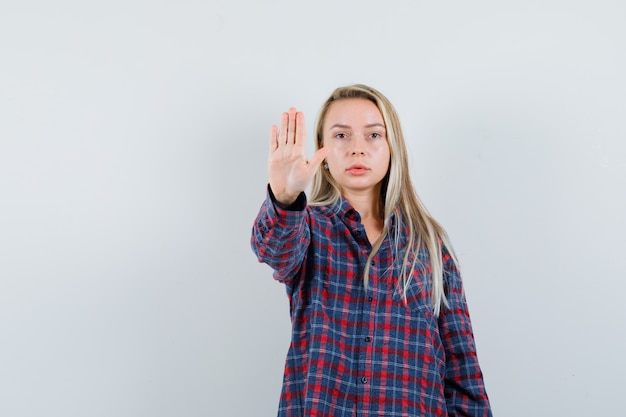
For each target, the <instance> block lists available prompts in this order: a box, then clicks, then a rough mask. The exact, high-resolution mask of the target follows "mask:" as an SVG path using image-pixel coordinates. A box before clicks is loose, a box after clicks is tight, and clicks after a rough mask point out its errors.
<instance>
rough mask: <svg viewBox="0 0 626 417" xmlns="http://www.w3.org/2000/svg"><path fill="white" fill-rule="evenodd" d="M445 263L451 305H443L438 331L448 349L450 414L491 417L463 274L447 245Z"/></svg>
mask: <svg viewBox="0 0 626 417" xmlns="http://www.w3.org/2000/svg"><path fill="white" fill-rule="evenodd" d="M443 265H444V288H445V291H446V297H447V299H448V303H449V307H445V306H442V309H441V313H440V315H439V330H440V334H441V339H442V341H443V345H444V347H445V350H446V376H445V386H444V392H445V396H446V403H447V408H448V415H449V416H451V417H453V416H454V417H457V416H468V417H469V416H472V417H479V416H480V417H491V416H492V412H491V407H490V404H489V399H488V397H487V392H486V390H485V384H484V380H483V374H482V371H481V369H480V365H479V363H478V357H477V354H476V344H475V341H474V334H473V331H472V325H471V322H470V316H469V311H468V307H467V302H466V299H465V294H464V291H463V285H462V282H461V275H460V273H459V270H458V269H457V267H456V265H455V263H454V261H453V260H452V257H451V256H450V254H449V253H448V252H447V251H446V250H445V248H444V253H443Z"/></svg>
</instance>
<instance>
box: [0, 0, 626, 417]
mask: <svg viewBox="0 0 626 417" xmlns="http://www.w3.org/2000/svg"><path fill="white" fill-rule="evenodd" d="M625 18H626V3H624V2H623V1H621V0H615V1H610V0H593V1H592V0H589V1H576V0H574V1H571V0H570V1H566V0H562V1H559V0H542V1H533V0H530V1H529V0H525V1H496V0H492V1H488V0H474V1H437V2H435V1H424V0H419V1H416V0H411V1H409V0H407V1H394V0H390V1H387V2H382V1H363V0H360V1H356V0H354V1H341V0H338V1H327V0H323V1H316V2H311V1H309V2H304V1H253V0H247V1H246V0H232V1H225V0H223V1H218V0H205V1H200V0H176V1H172V0H164V1H147V0H124V1H121V0H109V1H89V2H85V1H70V0H57V1H54V2H51V1H43V0H25V1H19V2H18V1H9V0H2V2H1V3H0V416H2V417H27V416H28V417H31V416H45V417H56V416H59V417H68V416H81V417H82V416H94V417H96V416H106V417H111V416H115V417H136V416H150V417H166V416H168V417H169V416H185V417H192V416H212V417H231V416H232V417H243V416H272V415H275V414H276V410H277V404H278V397H279V393H280V387H281V381H282V372H283V365H284V360H285V355H286V352H287V347H288V343H289V330H290V323H289V313H288V303H287V297H286V295H285V291H284V288H283V287H282V286H281V285H280V284H278V283H276V282H274V281H273V279H272V275H271V270H270V269H269V267H267V266H265V265H262V264H259V263H258V262H257V260H256V258H255V257H254V255H253V253H252V251H251V250H250V245H249V239H250V231H251V226H252V222H253V220H254V218H255V216H256V213H257V211H258V209H259V207H260V205H261V203H262V201H263V199H264V198H265V185H266V183H267V169H266V157H267V137H268V131H269V127H270V125H271V124H274V123H277V122H278V121H279V118H280V113H281V112H282V111H284V110H286V109H287V108H288V107H290V106H296V107H297V108H299V109H301V110H302V111H303V112H305V115H306V117H307V129H309V132H310V133H311V131H312V126H313V124H314V120H315V117H316V115H317V111H318V109H319V106H320V105H321V104H322V102H323V101H324V100H325V99H326V98H327V96H328V95H329V94H330V93H331V91H332V90H333V89H334V88H335V87H338V86H340V85H345V84H351V83H366V84H369V85H371V86H373V87H375V88H377V89H379V90H380V91H382V92H383V93H384V94H385V95H387V96H388V98H389V99H390V100H391V101H392V103H393V104H394V105H395V107H396V109H397V110H398V113H399V114H400V118H401V121H402V124H403V128H404V131H405V136H406V138H407V141H408V147H409V153H410V160H411V166H412V176H413V178H414V181H415V183H416V186H417V188H418V193H419V195H420V196H421V198H422V199H423V201H424V202H425V204H426V206H427V207H428V208H429V210H430V211H431V213H432V214H433V215H434V216H435V217H436V218H437V219H438V220H439V221H440V222H441V223H442V224H443V225H444V226H445V227H446V229H447V230H448V232H449V234H450V236H451V238H452V241H453V243H454V246H455V249H456V251H457V253H458V255H459V258H460V260H461V267H462V272H463V277H464V281H465V288H466V293H467V298H468V301H469V305H470V311H471V315H472V320H473V325H474V331H475V337H476V342H477V346H478V354H479V359H480V362H481V365H482V369H483V372H484V375H485V382H486V385H487V390H488V393H489V395H490V398H491V402H492V406H493V410H494V415H496V416H507V417H527V416H536V417H542V416H546V417H553V416H580V417H583V416H584V417H588V416H609V417H622V416H624V415H626V403H625V402H624V399H623V390H624V375H625V374H626V355H625V354H624V352H625V351H626V307H625V306H624V293H625V291H626V284H625V283H624V279H625V278H626V273H625V272H626V268H625V267H624V250H625V249H626V220H625V214H624V213H625V212H626V192H625V190H626V187H625V185H626V184H625V183H626V127H625V125H626V123H625V121H626V119H625V115H626V81H625V80H626V78H625V76H624V74H626V25H624V21H625ZM311 136H312V135H311V134H310V135H309V137H311ZM307 145H308V147H309V149H310V150H311V151H312V141H309V143H308V144H307Z"/></svg>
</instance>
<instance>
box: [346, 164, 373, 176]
mask: <svg viewBox="0 0 626 417" xmlns="http://www.w3.org/2000/svg"><path fill="white" fill-rule="evenodd" d="M368 170H369V169H368V168H367V167H366V166H365V165H360V164H354V165H350V166H349V167H348V169H346V171H348V172H349V173H350V174H352V175H363V174H365V173H366V172H367V171H368Z"/></svg>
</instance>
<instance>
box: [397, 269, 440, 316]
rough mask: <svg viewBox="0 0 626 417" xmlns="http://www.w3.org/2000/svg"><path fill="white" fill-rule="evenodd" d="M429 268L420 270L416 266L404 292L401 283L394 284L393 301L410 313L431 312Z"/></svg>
mask: <svg viewBox="0 0 626 417" xmlns="http://www.w3.org/2000/svg"><path fill="white" fill-rule="evenodd" d="M431 277H432V276H431V273H430V267H428V268H424V269H421V268H419V266H418V265H416V267H415V269H414V270H413V272H412V273H411V280H410V282H409V283H408V284H407V287H406V291H405V289H404V288H403V285H404V283H403V282H396V283H394V291H393V300H394V302H395V303H399V304H401V305H403V306H404V307H405V308H407V309H409V310H411V311H415V312H417V311H424V310H427V311H432V302H431V283H432V278H431Z"/></svg>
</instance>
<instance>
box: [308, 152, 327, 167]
mask: <svg viewBox="0 0 626 417" xmlns="http://www.w3.org/2000/svg"><path fill="white" fill-rule="evenodd" d="M327 154H328V149H326V148H320V149H318V150H317V151H316V152H315V153H314V154H313V157H312V158H311V160H310V161H309V166H310V167H311V169H312V170H313V171H315V170H316V169H317V168H318V167H319V166H320V164H321V163H322V161H323V160H324V158H326V155H327Z"/></svg>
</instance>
